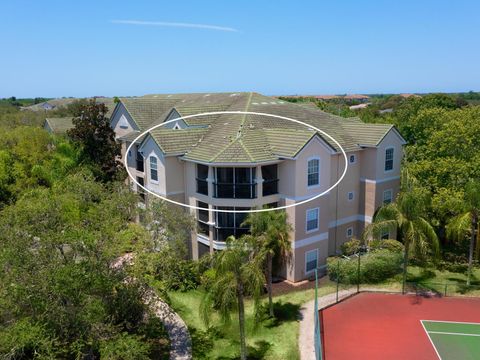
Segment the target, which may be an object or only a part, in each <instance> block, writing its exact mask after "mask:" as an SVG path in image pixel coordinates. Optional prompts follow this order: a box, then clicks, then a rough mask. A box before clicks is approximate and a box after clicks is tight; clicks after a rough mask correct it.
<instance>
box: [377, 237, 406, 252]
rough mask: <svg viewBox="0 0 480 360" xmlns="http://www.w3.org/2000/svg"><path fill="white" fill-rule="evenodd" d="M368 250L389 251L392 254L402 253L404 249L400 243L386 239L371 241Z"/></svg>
mask: <svg viewBox="0 0 480 360" xmlns="http://www.w3.org/2000/svg"><path fill="white" fill-rule="evenodd" d="M370 249H371V250H379V249H385V250H390V251H392V252H399V253H402V252H403V250H404V249H405V247H404V246H403V244H402V243H401V242H400V241H397V240H393V239H387V240H373V241H372V242H370Z"/></svg>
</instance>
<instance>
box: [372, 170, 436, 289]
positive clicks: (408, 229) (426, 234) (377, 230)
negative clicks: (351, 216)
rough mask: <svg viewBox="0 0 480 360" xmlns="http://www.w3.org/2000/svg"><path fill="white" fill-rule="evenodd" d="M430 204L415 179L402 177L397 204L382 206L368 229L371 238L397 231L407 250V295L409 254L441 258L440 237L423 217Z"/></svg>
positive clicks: (418, 256)
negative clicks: (427, 205)
mask: <svg viewBox="0 0 480 360" xmlns="http://www.w3.org/2000/svg"><path fill="white" fill-rule="evenodd" d="M426 202H427V194H426V193H425V191H424V190H423V189H421V188H419V187H418V186H416V184H415V179H413V178H408V176H407V175H406V174H403V176H402V190H401V192H400V194H399V195H398V197H397V199H396V201H395V202H393V203H390V204H387V205H384V206H382V207H381V208H380V209H379V210H378V211H377V213H376V215H375V217H374V220H373V223H372V224H371V225H370V226H369V227H368V228H367V234H369V235H368V237H370V238H372V237H373V238H379V235H380V234H381V233H382V232H383V231H385V230H387V229H388V230H389V231H396V232H397V236H398V238H399V240H400V241H403V245H404V247H405V250H404V260H403V284H402V292H405V283H406V281H407V265H408V257H409V254H410V253H413V254H414V255H415V256H416V257H417V258H421V259H426V258H427V257H429V256H433V257H434V258H436V257H438V254H439V252H440V246H439V241H438V237H437V234H436V233H435V230H434V229H433V227H432V225H430V223H429V222H428V221H427V220H425V218H424V217H423V214H424V213H425V207H426Z"/></svg>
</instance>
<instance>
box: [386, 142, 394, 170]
mask: <svg viewBox="0 0 480 360" xmlns="http://www.w3.org/2000/svg"><path fill="white" fill-rule="evenodd" d="M393 151H394V148H392V147H390V148H386V149H385V171H392V170H393Z"/></svg>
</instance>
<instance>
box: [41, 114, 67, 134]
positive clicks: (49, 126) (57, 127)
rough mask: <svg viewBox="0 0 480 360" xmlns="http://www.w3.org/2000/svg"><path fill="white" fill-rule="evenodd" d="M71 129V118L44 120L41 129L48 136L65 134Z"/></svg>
mask: <svg viewBox="0 0 480 360" xmlns="http://www.w3.org/2000/svg"><path fill="white" fill-rule="evenodd" d="M73 127H74V125H73V122H72V117H61V118H60V117H59V118H46V119H45V122H44V123H43V128H44V129H45V130H47V131H48V132H49V133H50V134H59V135H62V134H66V133H67V130H70V129H71V128H73Z"/></svg>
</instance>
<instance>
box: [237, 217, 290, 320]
mask: <svg viewBox="0 0 480 360" xmlns="http://www.w3.org/2000/svg"><path fill="white" fill-rule="evenodd" d="M244 225H248V226H250V233H251V235H252V236H253V237H254V243H255V248H256V251H258V252H259V253H261V254H262V256H263V257H264V258H265V263H266V264H265V267H266V274H265V277H266V279H267V292H268V306H269V312H270V316H271V317H273V316H274V313H273V299H272V268H273V259H274V257H275V256H277V259H278V260H279V261H280V262H285V261H286V260H287V259H288V258H289V257H290V254H291V249H292V246H291V242H290V239H289V235H290V232H291V231H292V226H291V225H290V224H289V223H288V222H287V213H286V212H285V211H280V210H272V211H266V212H260V213H250V214H249V215H248V217H247V218H246V219H245V221H244V222H243V223H242V226H244Z"/></svg>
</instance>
